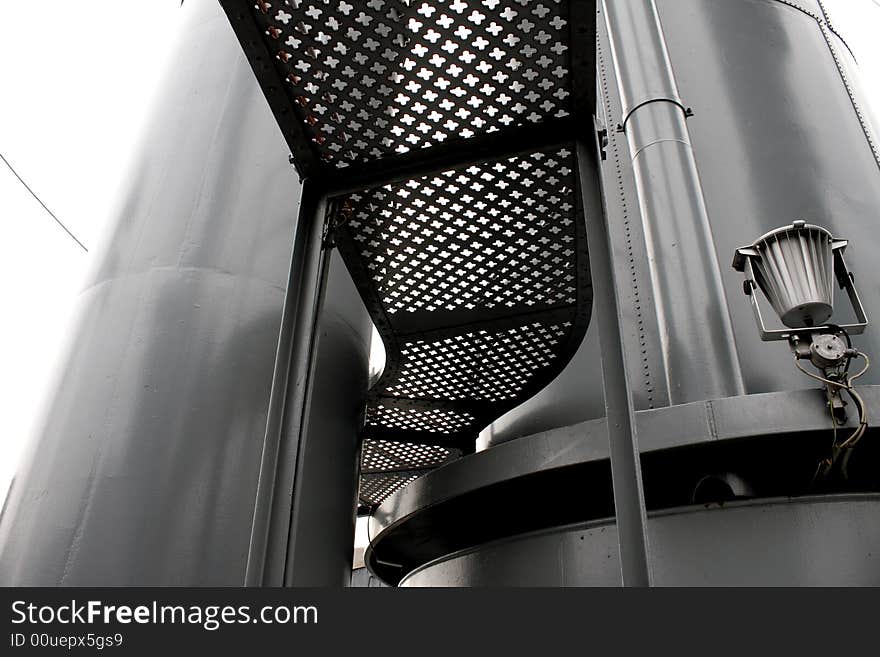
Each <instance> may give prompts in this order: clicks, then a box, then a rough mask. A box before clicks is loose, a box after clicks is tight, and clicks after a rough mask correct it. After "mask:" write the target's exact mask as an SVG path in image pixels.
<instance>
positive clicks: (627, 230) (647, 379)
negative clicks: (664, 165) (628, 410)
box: [596, 33, 654, 408]
mask: <svg viewBox="0 0 880 657" xmlns="http://www.w3.org/2000/svg"><path fill="white" fill-rule="evenodd" d="M596 61H597V62H598V69H599V78H600V80H601V83H602V102H603V104H604V105H605V114H606V116H609V117H610V116H611V110H612V108H611V101H610V100H609V93H610V92H609V89H608V68H607V66H606V63H605V54H604V52H603V50H602V43H601V40H600V39H599V37H598V33H597V35H596ZM609 145H610V147H611V150H612V152H613V159H614V166H615V169H616V174H617V191H618V195H619V197H620V205H621V209H622V211H623V230H624V236H625V238H626V255H627V260H628V261H629V274H630V284H631V285H632V303H633V309H634V310H635V312H636V320H637V322H636V323H637V326H638V336H639V351H640V353H641V356H642V378H643V380H644V383H645V389H646V391H647V396H648V408H654V384H653V382H652V380H651V366H650V362H649V360H648V342H647V338H646V336H645V323H644V317H643V315H642V300H641V295H640V292H639V279H638V274H637V272H636V266H635V255H634V253H633V246H632V227H631V225H630V216H629V209H628V208H627V205H626V192H625V191H624V188H623V172H622V170H621V168H620V161H621V158H620V146H619V145H618V141H617V139H616V138H615V137H614V136H611V135H609Z"/></svg>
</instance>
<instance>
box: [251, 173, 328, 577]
mask: <svg viewBox="0 0 880 657" xmlns="http://www.w3.org/2000/svg"><path fill="white" fill-rule="evenodd" d="M326 214H327V201H326V199H325V198H324V197H323V195H322V194H321V191H320V190H318V189H316V188H315V185H314V184H313V183H311V182H310V181H308V180H307V181H306V182H305V183H304V185H303V194H302V200H301V201H300V208H299V217H298V219H297V225H296V232H295V234H294V240H293V253H292V255H291V265H290V276H289V278H288V282H287V292H286V294H285V298H284V309H283V311H282V317H281V329H280V332H279V336H278V349H277V351H276V356H275V370H274V373H273V376H272V388H271V392H270V396H269V412H268V418H267V421H266V434H265V437H264V439H263V454H262V459H261V462H260V476H259V481H258V484H257V495H256V501H255V503H254V518H253V525H252V529H251V541H250V546H249V549H248V561H247V570H246V573H245V585H246V586H280V585H282V584H283V583H284V581H285V572H286V567H287V553H288V540H289V533H290V525H291V511H292V495H293V490H294V480H295V477H296V469H297V461H298V458H299V451H300V444H301V441H302V435H303V427H304V420H305V413H306V410H307V408H308V405H307V401H308V396H309V387H310V383H311V380H312V374H313V372H312V370H313V364H314V349H315V338H316V336H315V332H316V324H317V319H318V315H319V313H320V305H321V302H322V297H323V289H324V283H325V280H326V269H327V267H326V254H325V251H324V248H323V240H324V227H325V223H326Z"/></svg>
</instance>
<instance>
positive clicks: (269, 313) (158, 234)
mask: <svg viewBox="0 0 880 657" xmlns="http://www.w3.org/2000/svg"><path fill="white" fill-rule="evenodd" d="M181 12H182V14H184V16H182V17H181V18H182V19H183V24H182V25H181V31H180V36H179V43H178V46H177V47H178V50H177V52H178V55H179V56H178V57H176V58H175V59H174V65H173V68H172V69H171V71H169V74H168V76H167V79H166V80H165V83H164V86H163V88H162V89H161V94H160V96H159V99H160V100H159V105H158V107H157V110H156V112H155V114H154V117H153V120H152V121H151V122H150V124H149V125H148V126H147V129H146V131H145V134H144V137H143V142H142V143H143V146H142V152H141V153H140V154H139V156H138V158H137V159H136V162H135V164H136V166H135V167H134V169H133V172H132V177H131V181H130V187H129V188H128V189H125V190H122V192H123V200H124V202H123V204H122V206H121V208H120V210H119V219H118V222H117V227H116V229H115V233H114V235H113V239H112V241H111V243H110V245H109V247H108V248H107V250H106V253H105V254H104V256H103V259H102V260H101V262H100V266H98V267H97V268H96V271H95V273H94V275H93V277H92V279H91V281H90V283H89V285H88V286H87V288H86V289H85V291H84V292H83V293H82V296H81V300H80V304H79V311H78V312H79V315H78V318H77V327H78V328H77V329H76V333H75V335H74V337H73V339H72V341H71V350H70V355H69V357H68V358H67V360H66V361H65V362H64V363H63V364H62V365H61V371H60V377H59V380H58V382H57V386H56V388H55V391H54V393H53V397H52V399H51V404H50V406H49V408H48V412H47V415H46V419H45V421H44V423H43V426H42V427H41V429H40V430H39V434H38V436H36V437H35V439H34V440H33V442H32V447H31V449H30V452H29V454H28V455H27V457H26V458H25V459H24V461H23V463H22V466H21V468H20V470H19V472H18V475H17V476H16V479H15V482H14V484H13V487H12V490H11V493H10V497H9V500H8V502H7V505H6V509H5V512H4V515H3V518H2V523H0V583H2V584H4V585H10V584H26V585H37V584H42V585H58V584H63V585H136V584H141V585H163V584H164V585H240V584H241V583H242V582H243V581H244V573H245V564H246V557H247V550H248V540H249V536H250V530H251V520H252V516H253V510H254V497H255V491H256V478H257V473H258V468H259V463H260V453H261V449H262V441H263V434H264V432H265V428H266V409H267V403H268V398H269V389H270V385H271V381H272V368H273V359H274V354H275V347H276V343H277V339H278V330H279V322H280V317H281V308H282V302H283V297H284V287H285V284H286V280H287V272H288V269H289V266H290V249H291V243H292V237H293V228H294V221H295V218H296V211H297V206H298V198H299V191H300V185H299V184H298V183H297V179H296V175H295V173H294V171H293V170H292V168H291V167H290V166H289V165H288V163H287V155H288V152H287V149H286V146H285V145H284V141H283V139H282V137H281V135H280V133H279V131H278V128H277V127H276V125H275V122H274V120H273V118H272V116H271V114H270V112H269V110H268V108H267V107H266V104H265V100H264V98H263V97H262V94H261V93H260V92H259V90H258V87H257V85H256V83H255V82H254V80H253V74H252V72H251V70H250V67H249V66H248V64H247V63H246V61H245V59H244V57H243V56H242V55H241V53H240V50H239V47H238V44H237V42H236V39H235V37H234V35H233V33H232V30H231V29H230V27H229V25H228V23H227V21H226V18H225V17H224V16H223V13H222V11H221V9H220V8H219V6H218V5H217V4H216V3H215V2H213V0H201V1H199V2H187V3H185V5H184V7H183V9H182V10H181ZM337 269H338V267H337ZM330 288H331V290H330V294H329V298H330V299H331V300H330V301H329V302H328V304H326V309H327V310H326V313H325V316H324V320H323V324H322V328H321V346H320V350H321V354H322V355H324V356H326V357H329V358H330V359H331V360H332V364H333V366H334V367H342V366H343V365H344V366H345V367H344V373H343V374H342V375H341V376H340V377H339V380H338V381H337V382H336V383H337V384H338V385H336V386H328V385H327V384H326V383H325V382H322V381H321V380H319V381H318V382H317V386H316V393H315V406H314V407H315V408H318V409H320V412H319V413H317V414H316V415H315V416H313V423H312V425H313V426H314V427H315V428H316V432H317V431H320V432H321V433H325V432H326V436H327V438H328V445H329V443H330V442H331V441H332V444H333V445H334V446H335V447H337V448H341V447H342V446H344V447H345V449H346V450H347V451H348V454H349V458H351V459H352V462H354V461H353V459H354V450H355V445H354V433H353V432H354V430H355V427H356V423H357V422H358V420H357V418H358V417H359V414H360V408H359V399H358V396H357V392H358V390H359V389H360V390H361V391H363V387H365V382H366V341H367V340H368V336H369V333H368V331H367V329H368V327H369V323H368V320H367V319H366V316H365V314H364V312H363V310H362V306H361V305H360V304H359V303H357V302H355V301H354V300H355V299H356V295H355V293H354V291H353V289H352V285H351V282H350V280H348V276H347V275H346V274H345V273H344V272H342V273H341V275H336V276H331V283H330ZM322 355H319V360H320V358H321V357H322ZM321 448H322V446H321V445H319V444H317V443H315V444H311V445H310V446H309V447H308V448H307V449H306V451H307V452H310V453H312V452H313V453H314V455H313V458H312V457H310V456H309V455H308V454H307V455H306V458H312V460H314V461H315V467H314V468H313V469H312V471H313V473H314V475H315V476H320V473H321V472H322V470H323V471H324V472H325V473H327V474H328V477H329V478H328V481H327V485H328V486H329V487H331V488H332V487H334V486H337V485H338V484H340V482H342V483H343V484H344V483H345V482H348V485H349V487H350V495H351V497H349V500H348V501H349V504H346V505H344V506H343V507H342V510H343V512H342V513H338V514H336V515H333V514H328V518H330V519H331V520H332V521H333V522H331V523H330V525H328V526H327V527H326V528H325V530H326V532H327V534H326V535H325V537H326V536H332V540H334V541H347V542H348V544H349V545H350V544H351V541H352V536H353V531H354V529H353V525H354V517H353V514H354V509H353V506H352V499H353V490H354V489H353V485H354V484H353V481H352V480H351V477H352V467H349V466H345V467H343V468H342V469H340V468H339V467H338V464H332V463H328V461H327V458H326V455H322V454H320V453H319V452H321V451H322V449H321ZM303 485H304V486H305V487H307V488H311V489H314V488H315V485H313V484H312V483H310V482H304V484H303ZM334 490H335V489H334ZM334 494H336V493H335V492H334V491H333V490H331V492H330V495H331V499H332V495H334ZM339 494H341V495H345V492H344V491H342V490H341V489H340V492H339ZM310 499H311V500H313V501H314V500H316V499H318V498H317V493H313V494H312V495H311V497H310ZM319 501H320V504H321V505H329V504H330V500H329V499H322V500H319ZM346 509H347V510H348V511H350V513H349V514H346V513H345V510H346ZM334 523H335V524H334ZM313 538H317V537H313ZM347 556H348V557H350V554H348V555H347ZM331 558H332V561H333V566H332V567H329V569H330V570H333V568H335V569H336V570H335V572H332V573H330V572H328V570H327V569H325V570H323V571H322V573H323V575H324V576H325V579H322V580H321V583H328V584H332V583H342V582H343V581H345V580H346V578H347V572H346V571H347V569H348V568H350V559H349V560H348V561H346V560H345V559H344V558H342V555H341V554H334V555H332V557H331Z"/></svg>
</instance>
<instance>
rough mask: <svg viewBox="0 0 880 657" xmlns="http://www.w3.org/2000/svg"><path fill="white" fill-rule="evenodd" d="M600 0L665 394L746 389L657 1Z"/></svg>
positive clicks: (694, 395)
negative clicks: (643, 244) (644, 255)
mask: <svg viewBox="0 0 880 657" xmlns="http://www.w3.org/2000/svg"><path fill="white" fill-rule="evenodd" d="M605 9H606V11H605V16H606V24H607V27H608V34H609V37H610V42H611V50H612V56H613V59H614V68H615V73H616V77H617V84H618V88H619V91H620V97H621V104H622V116H621V117H620V127H621V129H622V130H624V132H625V133H626V138H627V142H628V144H629V150H630V156H631V158H632V167H633V174H634V177H635V182H636V188H637V193H638V199H639V208H640V212H641V218H642V224H643V226H644V232H645V241H646V248H647V252H648V260H649V267H650V277H651V285H652V288H653V292H654V298H655V299H656V313H657V322H658V325H659V334H658V336H657V345H656V347H657V348H658V349H659V350H660V353H661V358H662V361H663V366H664V371H665V375H666V383H667V386H668V389H669V397H670V403H672V404H683V403H687V402H691V401H697V400H703V399H713V398H718V397H730V396H734V395H742V394H745V386H744V384H743V377H742V372H741V370H740V365H739V359H738V355H737V351H736V345H735V342H734V337H733V327H732V324H731V320H730V313H729V311H728V307H727V300H726V295H725V292H724V287H723V284H722V277H721V268H720V266H719V263H718V258H717V254H716V252H715V244H714V240H713V237H712V229H711V227H710V224H709V217H708V212H707V209H706V203H705V199H704V197H703V189H702V185H701V183H700V178H699V175H698V172H697V165H696V161H695V159H694V152H693V148H692V146H691V142H690V136H689V134H688V129H687V125H686V118H687V116H688V114H689V111H688V110H687V109H686V108H685V106H684V104H683V103H682V101H681V99H680V97H679V92H678V88H677V86H676V82H675V77H674V75H673V71H672V65H671V63H670V60H669V53H668V51H667V48H666V41H665V39H664V37H663V30H662V27H661V25H660V20H659V17H658V14H657V7H656V5H655V3H654V1H653V0H627V1H625V2H613V1H612V2H606V3H605ZM609 118H611V117H609ZM695 361H697V362H696V363H695Z"/></svg>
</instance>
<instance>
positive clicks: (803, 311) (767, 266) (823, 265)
mask: <svg viewBox="0 0 880 657" xmlns="http://www.w3.org/2000/svg"><path fill="white" fill-rule="evenodd" d="M831 243H832V236H831V233H830V232H828V231H827V230H826V229H824V228H822V227H821V226H813V225H810V224H804V223H802V222H797V223H795V224H793V225H791V226H786V227H784V228H778V229H776V230H774V231H771V232H769V233H767V234H766V235H764V236H763V237H761V238H760V239H759V240H758V241H756V242H755V243H754V244H753V245H752V248H753V249H754V250H755V252H756V253H755V255H753V256H752V257H751V260H752V269H753V271H754V274H755V282H756V283H757V284H758V286H759V287H760V288H761V290H762V291H763V292H764V294H765V295H766V297H767V300H768V301H769V302H770V305H772V306H773V309H774V310H775V311H776V313H777V314H778V315H779V318H780V319H781V320H782V323H783V324H785V325H786V326H787V327H789V328H808V327H810V326H818V325H820V324H822V323H823V322H825V321H826V320H827V319H828V318H829V317H831V313H832V311H833V294H834V287H833V281H834V256H833V254H832V249H831Z"/></svg>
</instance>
